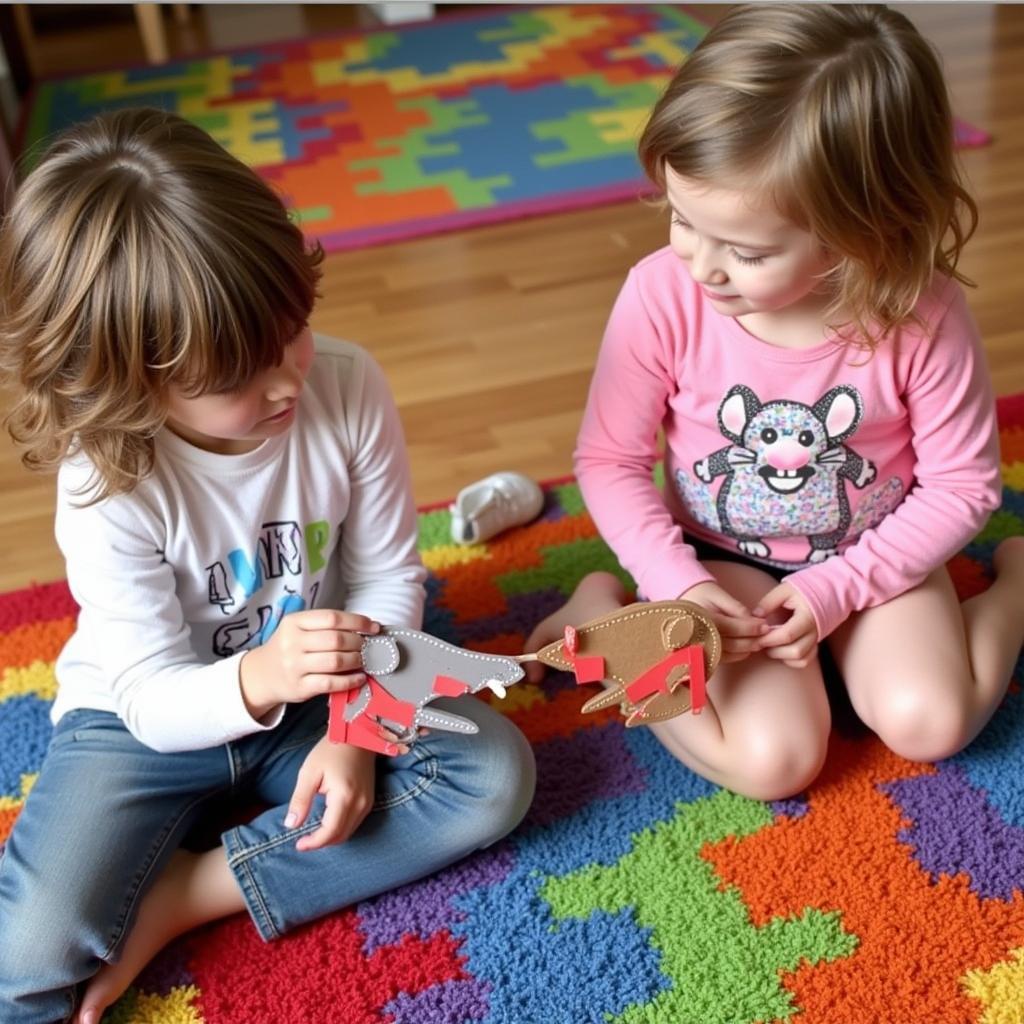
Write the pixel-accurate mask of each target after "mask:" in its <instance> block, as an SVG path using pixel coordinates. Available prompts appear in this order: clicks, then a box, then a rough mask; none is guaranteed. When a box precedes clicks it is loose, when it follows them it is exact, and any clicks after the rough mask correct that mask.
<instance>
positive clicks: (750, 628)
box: [715, 612, 770, 643]
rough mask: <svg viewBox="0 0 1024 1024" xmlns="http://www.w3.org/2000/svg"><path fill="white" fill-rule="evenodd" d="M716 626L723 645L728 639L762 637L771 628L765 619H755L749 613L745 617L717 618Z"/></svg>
mask: <svg viewBox="0 0 1024 1024" xmlns="http://www.w3.org/2000/svg"><path fill="white" fill-rule="evenodd" d="M715 625H716V626H717V627H718V632H719V633H720V634H721V636H722V642H723V643H725V642H726V638H740V637H757V636H761V635H762V634H763V633H766V632H767V631H768V629H769V628H770V627H769V626H768V623H766V622H765V621H764V620H763V619H755V618H754V617H753V616H752V615H751V614H750V613H749V612H748V613H747V614H745V615H743V616H734V615H729V616H716V617H715Z"/></svg>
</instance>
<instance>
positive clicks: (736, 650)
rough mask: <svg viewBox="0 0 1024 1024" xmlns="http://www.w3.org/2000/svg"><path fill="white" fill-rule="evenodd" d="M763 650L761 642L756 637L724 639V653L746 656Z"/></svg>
mask: <svg viewBox="0 0 1024 1024" xmlns="http://www.w3.org/2000/svg"><path fill="white" fill-rule="evenodd" d="M759 650H761V642H760V641H759V640H757V639H755V638H740V639H730V640H725V639H724V638H723V640H722V653H723V655H726V654H729V655H732V654H740V655H743V657H746V656H747V655H748V654H753V653H754V652H755V651H759Z"/></svg>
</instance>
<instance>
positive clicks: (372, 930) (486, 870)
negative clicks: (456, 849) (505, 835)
mask: <svg viewBox="0 0 1024 1024" xmlns="http://www.w3.org/2000/svg"><path fill="white" fill-rule="evenodd" d="M514 866H515V853H514V851H513V850H512V848H511V847H510V846H509V845H508V844H507V843H499V844H498V845H496V846H492V847H491V848H490V849H489V850H484V851H481V852H480V853H477V854H474V855H473V856H471V857H467V858H466V859H465V860H462V861H460V862H459V863H458V864H455V865H454V866H453V867H450V868H447V869H446V870H445V871H441V872H439V873H438V874H436V875H432V876H431V877H430V878H425V879H423V880H422V881H420V882H413V883H412V884H411V885H404V886H402V887H401V888H400V889H394V890H393V891H391V892H389V893H384V895H382V896H377V897H375V898H374V899H372V900H367V901H366V902H365V903H360V904H359V908H358V909H359V919H360V921H359V927H360V930H361V931H362V933H363V935H364V936H365V937H366V940H365V942H364V946H363V948H364V949H365V950H366V952H367V954H368V955H369V954H370V953H373V952H374V950H376V949H378V948H379V947H381V946H391V945H397V944H398V943H399V942H401V941H402V937H403V936H405V935H417V936H419V937H420V938H421V939H426V938H428V937H429V936H431V935H433V934H434V933H435V932H437V931H439V930H440V929H441V928H447V927H448V926H449V925H450V924H451V922H452V921H453V920H456V919H458V918H459V917H460V916H461V914H460V912H459V911H458V910H457V909H456V908H455V907H454V906H453V902H452V901H453V900H454V899H455V897H456V896H461V895H462V894H463V893H467V892H470V891H471V890H472V889H478V888H480V887H481V886H489V885H495V884H497V883H498V882H500V881H502V879H504V878H506V877H508V875H509V873H510V872H511V871H512V868H513V867H514Z"/></svg>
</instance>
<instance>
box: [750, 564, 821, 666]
mask: <svg viewBox="0 0 1024 1024" xmlns="http://www.w3.org/2000/svg"><path fill="white" fill-rule="evenodd" d="M782 609H784V610H786V611H788V612H790V613H791V614H790V616H789V618H788V619H786V620H785V622H782V623H781V624H779V625H774V626H771V627H769V630H768V632H767V633H766V634H765V635H764V636H763V637H762V639H761V649H762V651H763V653H764V654H765V655H767V656H768V657H769V658H774V659H775V660H776V661H781V662H783V663H785V664H786V665H789V666H790V668H805V667H806V666H807V665H808V664H809V663H810V662H811V659H812V658H813V657H814V653H815V651H816V650H817V647H818V627H817V625H816V624H815V621H814V615H813V614H812V613H811V609H810V606H809V605H808V604H807V601H806V600H805V599H804V597H803V595H802V594H801V593H800V591H799V590H797V589H796V588H795V587H793V586H791V585H790V584H788V583H780V584H779V585H778V586H777V587H773V588H772V589H771V590H769V591H768V593H767V594H765V595H764V597H762V598H761V600H760V602H759V603H758V606H757V607H756V608H755V609H754V614H755V615H764V616H765V617H767V616H769V615H772V614H773V613H774V612H777V611H779V610H782Z"/></svg>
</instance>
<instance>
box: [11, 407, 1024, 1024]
mask: <svg viewBox="0 0 1024 1024" xmlns="http://www.w3.org/2000/svg"><path fill="white" fill-rule="evenodd" d="M1000 423H1001V434H1002V444H1003V459H1004V466H1003V471H1004V477H1005V484H1006V490H1005V498H1004V503H1003V507H1002V509H1001V510H1000V511H998V512H997V513H996V514H995V515H994V516H993V517H992V519H991V521H990V523H989V524H988V526H987V527H986V529H985V531H984V532H983V533H982V534H981V535H980V536H979V537H978V538H977V539H976V540H975V541H974V542H973V543H972V544H970V545H969V546H968V548H967V549H966V550H965V551H964V552H963V553H962V554H960V555H958V556H957V557H956V558H954V559H953V561H952V562H951V563H950V568H951V571H952V573H953V576H954V578H955V581H956V584H957V587H958V588H959V590H960V592H961V594H963V595H967V594H971V593H975V592H977V591H978V590H979V589H981V588H983V587H984V586H985V585H986V571H987V568H986V567H987V565H988V561H989V557H990V555H991V552H992V549H993V547H994V545H995V543H996V542H997V541H998V540H999V539H1001V538H1003V537H1005V536H1008V535H1013V534H1021V533H1024V396H1018V397H1015V398H1010V399H1004V400H1002V401H1001V403H1000ZM420 522H421V535H422V550H423V557H424V560H425V561H426V564H427V565H428V566H429V568H430V570H431V575H430V583H429V590H430V602H429V605H430V610H429V615H428V619H427V628H428V629H429V630H431V631H432V632H434V633H436V634H437V635H438V636H441V637H444V638H445V639H447V640H451V641H454V642H456V643H459V644H462V645H464V646H467V647H470V648H474V649H477V650H483V651H491V652H497V653H517V652H519V651H520V650H521V644H522V641H523V637H524V634H525V633H526V632H527V631H528V630H529V629H530V628H531V626H532V625H533V623H534V622H536V621H537V620H538V619H539V618H540V617H542V616H543V615H545V614H546V613H547V612H549V611H550V610H551V609H553V608H555V607H556V606H557V605H558V604H559V603H560V602H561V601H562V600H563V599H564V597H565V596H566V595H567V594H568V593H569V592H570V591H571V589H572V588H573V587H574V585H575V584H576V582H577V581H578V580H579V579H580V577H581V576H582V575H583V574H584V573H586V572H588V571H590V570H593V569H595V568H598V567H604V568H610V569H613V570H615V571H618V567H617V566H616V564H615V562H614V559H613V558H612V557H611V555H610V553H609V551H608V549H607V548H606V547H605V545H604V544H603V543H602V542H601V540H600V539H599V538H598V537H597V536H596V535H595V532H594V527H593V524H592V523H591V521H590V519H589V517H588V516H587V514H586V512H585V511H584V508H583V505H582V502H581V500H580V494H579V489H578V488H577V486H576V485H575V484H573V483H571V482H568V483H562V484H552V485H549V486H548V488H547V504H546V507H545V510H544V512H543V514H542V516H541V518H540V519H539V520H538V521H536V522H535V523H533V524H532V525H530V526H529V527H526V528H524V529H520V530H516V531H513V532H510V533H508V534H506V535H504V536H502V537H500V538H498V539H496V540H495V541H494V542H492V543H490V544H487V545H481V546H477V547H472V548H456V547H453V546H452V545H451V544H450V543H449V541H448V514H447V512H446V511H444V510H434V511H426V512H423V513H422V514H421V520H420ZM75 611H76V609H75V606H74V604H73V603H72V601H71V599H70V597H69V595H68V591H67V588H66V586H65V585H64V584H63V583H54V584H49V585H47V586H40V587H34V588H31V589H27V590H22V591H18V592H15V593H11V594H7V595H5V596H2V597H0V666H2V674H0V841H2V840H3V838H5V837H6V836H7V835H8V833H9V831H10V828H11V826H12V825H13V823H14V820H15V818H16V817H17V814H18V809H19V807H20V806H21V804H22V801H23V800H24V798H25V795H26V793H27V792H28V791H29V790H30V789H31V786H32V782H33V779H34V773H35V772H36V770H37V769H38V767H39V763H40V760H41V758H42V756H43V752H44V750H45V748H46V744H47V740H48V737H49V734H50V724H49V720H48V717H47V708H48V705H49V702H50V700H51V699H52V697H53V694H54V679H53V660H54V658H55V656H56V654H57V652H58V650H59V649H60V646H61V644H62V643H63V642H64V640H65V638H66V637H67V636H68V634H69V633H70V632H71V629H72V626H73V624H74V617H75ZM711 685H712V687H713V686H714V682H713V681H712V683H711ZM582 699H583V697H582V695H581V693H580V692H579V690H578V689H577V688H576V687H575V686H574V685H573V684H572V683H571V682H570V681H569V679H568V678H566V677H558V676H556V677H553V678H550V679H548V680H547V681H546V682H545V683H544V684H543V685H541V686H532V685H525V684H523V685H519V686H516V687H513V688H512V689H511V690H510V691H509V695H508V697H507V698H506V699H505V700H504V701H501V702H499V703H498V706H499V707H500V708H501V710H502V711H504V712H505V713H506V714H508V715H509V716H510V717H511V718H512V719H513V720H514V721H515V722H517V723H518V724H519V726H520V727H521V728H522V729H523V731H524V732H525V733H526V734H527V735H528V736H529V737H530V739H531V740H532V742H533V744H534V747H535V749H536V754H537V762H538V768H539V772H538V776H539V783H538V790H537V795H536V799H535V801H534V804H533V807H532V809H531V811H530V813H529V815H528V817H527V819H526V821H525V822H524V823H523V825H522V826H521V827H520V828H519V829H518V830H517V831H516V832H515V833H514V834H513V835H512V836H511V837H510V838H508V839H507V840H506V841H504V842H503V843H501V844H499V845H498V846H496V847H494V848H491V849H490V850H487V851H485V852H482V853H479V854H477V855H474V856H472V857H470V858H469V859H467V860H465V861H463V862H461V863H459V864H457V865H455V866H454V867H452V868H450V869H448V870H446V871H443V872H441V873H440V874H438V875H436V876H434V877H431V878H428V879H426V880H424V881H422V882H419V883H416V884H414V885H410V886H408V887H406V888H404V889H401V890H398V891H395V892H392V893H389V894H387V895H384V896H381V897H379V898H377V899H373V900H369V901H367V902H366V903H363V904H360V905H358V906H355V907H352V908H351V909H349V910H347V911H345V912H343V913H339V914H336V915H334V916H332V917H330V918H327V919H325V920H322V921H320V922H318V923H316V924H314V925H311V926H308V927H305V928H302V929H300V930H299V931H298V932H296V933H294V934H292V935H290V936H288V937H286V938H284V939H282V940H280V941H278V942H276V943H274V944H271V945H264V944H263V943H262V942H261V941H260V940H259V939H258V938H257V935H256V932H255V930H254V928H253V927H252V925H251V924H250V922H249V920H248V919H247V918H245V917H243V916H238V917H235V918H233V919H230V920H227V921H225V922H222V923H219V924H216V925H213V926H210V927H207V928H205V929H203V930H201V931H199V932H197V933H195V934H194V935H191V936H186V937H184V938H183V939H181V940H179V941H177V942H176V943H174V944H173V945H172V946H170V947H169V948H168V949H167V950H165V951H164V952H163V953H162V954H161V955H160V956H159V957H158V958H157V959H156V960H155V961H154V963H153V964H152V965H151V966H150V968H149V969H147V971H146V972H145V974H144V975H143V976H142V977H141V978H140V980H139V982H138V984H137V986H136V987H135V988H134V989H132V990H130V991H129V993H128V994H127V995H126V996H125V997H124V998H123V999H122V1000H121V1002H120V1003H119V1004H118V1006H117V1008H116V1010H115V1011H113V1013H112V1020H113V1021H115V1022H116V1024H336V1022H339V1021H344V1022H345V1024H385V1022H388V1024H470V1022H474V1024H477V1022H479V1024H590V1022H594V1024H597V1022H606V1021H614V1022H617V1024H619V1022H621V1024H626V1022H630V1024H641V1022H645V1024H754V1022H767V1021H785V1020H794V1021H796V1020H799V1021H800V1022H802V1024H925V1022H927V1024H968V1022H970V1024H1020V1021H1021V1019H1022V1012H1024V1011H1022V1007H1024V891H1022V889H1024V881H1022V880H1024V785H1022V784H1021V782H1020V778H1021V764H1022V762H1024V696H1022V695H1021V693H1020V691H1019V688H1018V687H1017V686H1016V685H1014V687H1013V688H1012V690H1011V693H1010V694H1009V696H1008V697H1007V698H1006V700H1005V702H1004V705H1003V707H1002V708H1001V710H1000V711H999V712H998V714H997V715H996V717H995V719H994V720H993V722H992V724H991V725H990V726H989V727H988V729H987V730H986V731H985V732H984V733H983V734H982V736H981V737H980V738H979V739H978V740H977V741H976V742H975V743H974V744H973V745H972V746H971V747H970V748H969V749H968V750H966V751H964V752H963V753H961V754H959V755H957V756H956V757H953V758H951V759H949V760H948V761H944V762H941V763H939V764H934V765H922V764H911V763H910V762H908V761H903V760H901V759H900V758H898V757H896V756H895V755H893V754H891V753H890V752H889V751H887V750H886V749H885V748H884V747H883V746H882V745H881V744H880V743H879V742H878V741H877V740H876V739H875V738H874V737H873V736H871V735H869V734H867V733H866V732H865V731H863V730H858V729H857V728H855V727H852V726H843V727H841V728H840V729H839V730H837V731H836V733H835V734H834V736H833V739H832V743H831V747H830V752H829V757H828V761H827V764H826V766H825V769H824V771H823V773H822V775H821V777H820V778H819V779H818V781H817V782H816V783H815V784H814V785H813V786H812V787H811V789H810V790H809V791H808V792H807V793H806V794H803V795H802V796H801V797H799V798H798V799H793V800H787V801H784V802H779V803H776V804H766V803H759V802H757V801H754V800H749V799H745V798H743V797H738V796H735V795H733V794H731V793H728V792H726V791H724V790H721V789H718V788H717V787H715V786H713V785H710V784H709V783H707V782H705V781H703V780H702V779H700V778H699V777H697V776H696V775H694V774H692V773H691V772H689V771H688V770H687V769H685V768H683V767H682V766H681V765H680V764H678V763H677V762H676V761H674V760H673V759H672V758H671V757H670V756H668V755H667V754H666V753H665V752H664V751H663V750H662V749H661V747H659V745H658V744H657V743H656V742H655V741H654V740H653V738H652V736H651V734H650V733H649V732H648V731H647V730H646V729H643V728H639V729H629V730H627V729H624V728H623V726H622V724H621V722H620V721H619V720H618V718H617V717H616V716H615V715H614V713H612V712H606V713H599V714H597V715H593V716H588V717H582V716H581V715H580V714H579V713H578V708H579V706H580V703H581V702H582ZM840 720H841V716H840ZM98 827H100V826H98Z"/></svg>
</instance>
